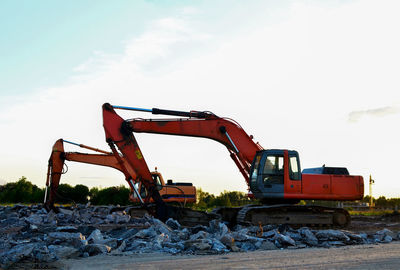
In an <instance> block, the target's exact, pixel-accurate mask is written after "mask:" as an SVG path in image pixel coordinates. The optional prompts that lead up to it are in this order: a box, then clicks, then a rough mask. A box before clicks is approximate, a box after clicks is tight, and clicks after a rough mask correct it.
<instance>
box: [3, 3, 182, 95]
mask: <svg viewBox="0 0 400 270" xmlns="http://www.w3.org/2000/svg"><path fill="white" fill-rule="evenodd" d="M174 7H175V6H174V5H172V6H165V5H161V4H156V3H154V2H151V1H148V2H145V1H46V0H41V1H7V0H5V1H1V3H0V32H1V33H2V35H1V36H0V52H1V59H2V61H1V63H0V71H1V72H0V83H1V86H0V87H1V89H2V93H3V94H4V93H6V94H12V93H26V92H29V91H32V90H33V89H35V88H43V87H46V86H50V85H55V84H60V83H63V82H65V81H66V80H68V79H69V77H70V76H71V73H72V71H73V68H74V67H75V66H76V65H78V64H79V63H81V62H84V61H85V60H86V59H87V58H89V57H90V56H91V55H92V54H93V51H94V50H99V51H105V52H107V53H120V52H121V51H122V50H123V47H124V44H123V41H125V40H127V39H129V38H131V37H132V36H134V35H135V34H138V33H140V32H141V31H143V29H144V28H145V26H146V23H147V22H149V21H151V20H152V19H154V18H157V17H159V16H160V14H164V15H166V14H168V13H170V12H171V9H174Z"/></svg>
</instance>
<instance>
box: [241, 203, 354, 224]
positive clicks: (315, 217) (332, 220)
mask: <svg viewBox="0 0 400 270" xmlns="http://www.w3.org/2000/svg"><path fill="white" fill-rule="evenodd" d="M236 221H237V223H238V224H246V225H249V224H252V225H259V224H261V225H266V224H288V225H291V226H309V227H316V226H319V227H346V226H348V225H349V224H350V221H351V219H350V214H349V213H348V212H347V211H346V210H344V209H341V208H330V207H323V206H307V205H286V204H281V205H262V206H254V205H250V206H245V207H243V208H242V209H240V210H239V211H238V212H237V216H236Z"/></svg>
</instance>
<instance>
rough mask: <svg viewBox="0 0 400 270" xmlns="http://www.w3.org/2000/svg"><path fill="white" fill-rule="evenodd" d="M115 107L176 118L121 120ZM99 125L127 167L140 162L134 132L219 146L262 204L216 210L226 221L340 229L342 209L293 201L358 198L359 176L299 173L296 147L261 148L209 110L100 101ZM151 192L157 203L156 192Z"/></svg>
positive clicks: (344, 220) (344, 218) (333, 170)
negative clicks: (195, 139)
mask: <svg viewBox="0 0 400 270" xmlns="http://www.w3.org/2000/svg"><path fill="white" fill-rule="evenodd" d="M116 109H122V110H133V111H142V112H148V113H152V114H160V115H168V116H178V117H180V118H176V119H143V118H137V119H130V120H124V119H123V118H121V117H120V116H119V115H118V114H117V113H116V111H115V110H116ZM103 126H104V129H105V134H106V140H107V142H108V144H109V145H110V147H111V149H113V152H114V154H116V153H117V151H116V148H115V146H116V147H118V149H119V150H120V152H121V154H122V155H123V156H124V158H125V160H126V162H127V163H129V164H130V165H131V166H133V167H140V168H143V167H144V166H142V165H141V164H143V163H144V162H145V161H144V159H143V157H142V154H141V150H140V148H139V146H138V144H137V142H136V139H135V137H134V136H133V133H134V132H144V133H156V134H168V135H181V136H192V137H203V138H208V139H212V140H215V141H217V142H219V143H221V144H223V145H225V146H226V148H227V150H228V152H229V154H230V157H231V158H232V160H233V161H234V163H235V164H236V166H237V167H238V169H239V171H240V173H241V174H242V176H243V177H244V178H245V180H246V183H247V186H248V191H249V196H250V197H254V198H256V199H258V200H259V201H260V202H262V204H263V205H250V206H246V207H243V208H225V209H221V210H219V212H218V213H219V214H220V215H222V218H223V219H224V220H227V221H230V222H236V223H247V224H248V223H251V224H255V225H259V224H271V223H280V224H293V225H327V226H342V227H343V226H347V225H348V224H349V223H350V216H349V213H348V212H347V211H346V210H344V209H340V208H328V207H321V206H307V205H305V206H301V205H296V203H298V202H299V201H300V200H331V201H332V200H334V201H354V200H360V199H362V198H363V194H364V182H363V178H362V176H354V175H349V173H348V172H347V169H345V168H338V167H326V168H323V167H321V168H319V169H313V170H312V169H306V170H304V171H303V172H302V171H301V167H300V159H299V154H298V152H297V151H294V150H287V149H264V148H263V147H262V146H261V145H260V144H258V143H255V142H254V141H253V137H252V136H249V135H248V134H247V133H246V132H245V131H244V130H243V128H242V127H241V126H240V125H239V124H238V123H237V122H235V121H234V120H232V119H229V118H223V117H219V116H217V115H215V114H213V113H211V112H203V111H200V112H199V111H190V112H183V111H173V110H163V109H157V108H153V109H142V108H133V107H123V106H113V105H110V104H108V103H106V104H104V105H103ZM141 175H143V177H144V180H145V181H144V183H145V185H148V186H149V188H148V189H149V190H152V188H151V186H152V184H151V175H150V172H149V171H148V170H144V171H142V172H141ZM153 190H154V189H153ZM152 196H153V197H154V198H155V201H156V202H159V203H160V204H162V199H161V198H160V197H159V195H157V192H154V193H153V195H152Z"/></svg>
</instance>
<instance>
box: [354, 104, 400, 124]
mask: <svg viewBox="0 0 400 270" xmlns="http://www.w3.org/2000/svg"><path fill="white" fill-rule="evenodd" d="M399 112H400V109H399V108H398V107H395V106H386V107H382V108H376V109H369V110H361V111H353V112H350V113H349V121H350V122H357V121H359V120H360V119H361V118H362V117H363V116H374V117H384V116H387V115H391V114H397V113H399Z"/></svg>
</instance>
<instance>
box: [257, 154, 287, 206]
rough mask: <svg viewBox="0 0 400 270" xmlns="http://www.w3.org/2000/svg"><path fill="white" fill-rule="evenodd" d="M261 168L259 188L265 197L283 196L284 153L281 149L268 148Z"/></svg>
mask: <svg viewBox="0 0 400 270" xmlns="http://www.w3.org/2000/svg"><path fill="white" fill-rule="evenodd" d="M260 165H261V166H260V168H259V179H258V184H259V188H260V189H261V190H262V193H263V195H264V197H270V198H283V191H284V155H283V151H281V150H266V151H264V153H263V157H262V158H261V164H260Z"/></svg>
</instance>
